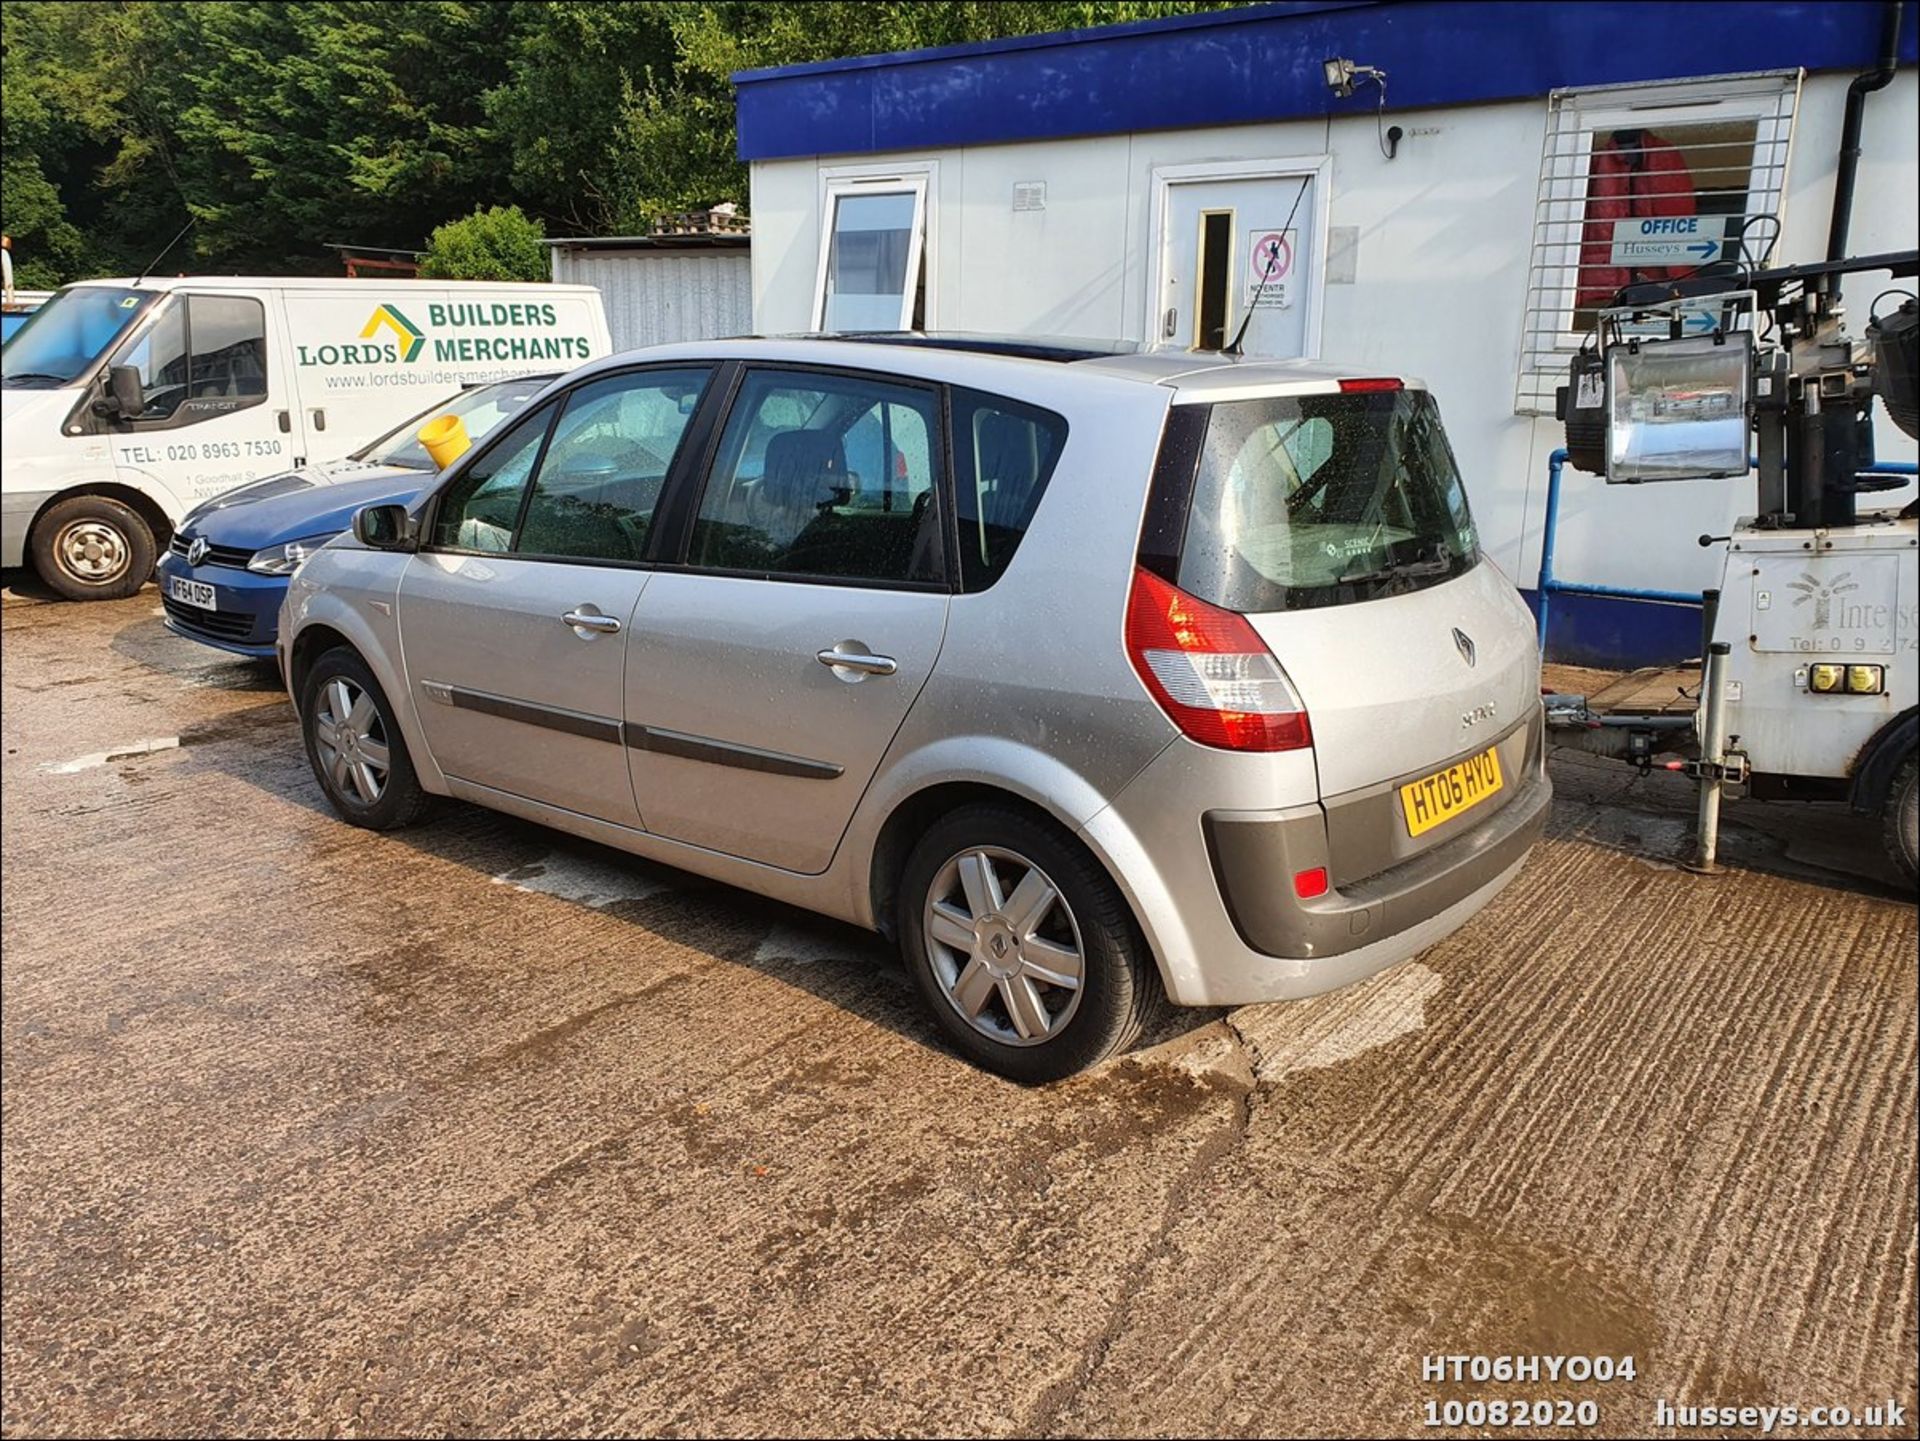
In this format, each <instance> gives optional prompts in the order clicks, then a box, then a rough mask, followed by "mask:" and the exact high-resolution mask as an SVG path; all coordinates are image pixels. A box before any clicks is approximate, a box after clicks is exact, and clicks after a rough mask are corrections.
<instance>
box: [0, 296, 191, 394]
mask: <svg viewBox="0 0 1920 1441" xmlns="http://www.w3.org/2000/svg"><path fill="white" fill-rule="evenodd" d="M157 295H158V292H156V291H151V290H127V289H123V288H121V287H118V286H107V285H73V286H69V287H67V288H66V289H65V290H62V291H59V292H57V293H56V294H55V295H54V297H53V298H52V299H51V300H49V301H48V302H47V303H46V304H45V305H42V306H41V307H40V308H39V309H38V310H36V311H34V312H33V314H32V315H30V316H28V317H27V323H26V324H25V325H23V326H21V327H20V329H19V330H18V331H17V332H15V334H14V335H13V337H12V338H11V339H10V340H8V341H7V346H6V351H5V353H4V361H0V376H4V380H3V381H0V383H4V384H5V385H7V386H8V387H10V388H11V387H27V386H37V387H40V388H46V387H50V386H56V385H65V384H67V383H68V382H69V381H71V380H73V379H75V378H76V377H77V376H79V375H80V373H81V372H82V371H84V370H86V369H87V368H88V367H89V366H91V365H92V364H93V362H94V361H95V360H97V359H99V357H100V353H101V352H102V351H104V350H105V349H106V348H107V347H108V346H109V345H111V344H113V342H114V341H115V340H117V339H118V338H119V337H120V336H121V335H122V334H123V333H124V332H125V331H126V329H127V327H128V326H130V325H132V324H133V322H134V321H135V320H136V319H137V318H139V316H140V315H141V314H142V313H143V312H144V311H145V310H146V308H147V306H148V305H149V304H151V303H152V302H153V300H154V299H155V298H156V296H157Z"/></svg>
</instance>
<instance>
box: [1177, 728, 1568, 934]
mask: <svg viewBox="0 0 1920 1441" xmlns="http://www.w3.org/2000/svg"><path fill="white" fill-rule="evenodd" d="M1542 742H1543V737H1542V727H1541V720H1540V716H1539V713H1538V708H1537V707H1536V708H1535V714H1534V716H1533V717H1532V718H1531V719H1530V720H1528V721H1526V722H1523V723H1522V724H1520V725H1516V726H1514V727H1512V728H1511V729H1509V730H1508V732H1507V733H1506V734H1505V735H1504V736H1502V737H1500V739H1499V740H1497V741H1495V742H1493V743H1492V746H1491V749H1493V750H1495V751H1496V752H1497V753H1498V754H1499V756H1500V761H1501V769H1502V772H1503V776H1502V782H1503V785H1502V789H1503V791H1504V794H1500V793H1496V794H1494V795H1492V796H1489V797H1488V800H1487V801H1483V802H1482V803H1481V804H1480V805H1479V806H1476V807H1472V808H1470V809H1468V810H1466V811H1464V812H1462V813H1461V814H1459V815H1458V816H1456V817H1454V818H1453V819H1452V820H1450V821H1447V822H1445V823H1443V824H1442V825H1441V826H1437V827H1435V828H1434V829H1433V830H1431V831H1429V832H1427V833H1426V836H1425V837H1424V838H1421V837H1414V836H1412V835H1410V834H1409V832H1408V828H1407V825H1406V822H1405V820H1404V818H1403V815H1402V808H1401V801H1400V786H1401V785H1402V784H1403V783H1405V782H1407V781H1411V780H1417V779H1418V778H1419V777H1418V776H1417V775H1415V776H1405V777H1400V778H1397V779H1395V780H1393V781H1389V782H1387V783H1385V784H1383V785H1377V786H1370V787H1368V788H1367V789H1366V790H1365V791H1362V792H1358V793H1356V794H1353V795H1349V796H1340V797H1336V798H1333V799H1332V800H1330V801H1328V802H1327V804H1325V805H1324V806H1322V805H1308V806H1298V807H1294V808H1292V809H1290V810H1282V811H1268V812H1261V811H1241V810H1231V811H1209V812H1207V814H1206V815H1205V816H1204V817H1202V821H1201V825H1202V829H1203V831H1204V833H1205V835H1206V839H1207V853H1208V855H1209V856H1210V857H1211V859H1212V862H1213V873H1214V878H1215V880H1216V882H1217V883H1218V886H1219V890H1220V896H1221V899H1222V901H1223V902H1224V904H1225V905H1226V908H1227V914H1228V916H1229V917H1230V918H1231V919H1232V921H1233V924H1234V929H1235V930H1236V931H1237V932H1239V934H1240V938H1241V939H1242V940H1243V941H1245V942H1246V943H1247V944H1248V945H1249V946H1251V947H1253V949H1254V950H1256V951H1259V952H1261V953H1263V954H1265V955H1271V956H1297V957H1304V958H1318V957H1323V956H1335V955H1341V954H1344V953H1345V952H1348V951H1356V950H1360V949H1362V948H1363V947H1365V946H1367V945H1369V944H1370V943H1372V942H1374V941H1377V940H1380V939H1381V938H1383V937H1386V936H1390V935H1394V934H1396V933H1398V932H1401V931H1405V930H1409V929H1411V928H1413V927H1414V926H1417V925H1419V924H1421V923H1422V922H1424V921H1427V920H1430V919H1432V918H1433V917H1434V916H1437V915H1439V914H1440V913H1441V912H1442V911H1446V910H1450V909H1451V908H1452V907H1453V906H1455V905H1457V904H1458V903H1459V902H1460V901H1462V900H1465V899H1466V898H1467V897H1468V896H1470V895H1472V894H1473V893H1474V892H1476V891H1478V890H1479V889H1481V887H1483V886H1485V885H1487V884H1488V883H1489V882H1491V881H1492V880H1493V879H1494V878H1495V877H1496V876H1499V875H1500V874H1502V873H1503V872H1505V871H1506V870H1508V869H1509V868H1511V867H1512V866H1514V865H1516V864H1518V863H1519V862H1520V861H1522V860H1524V859H1526V854H1527V852H1528V850H1530V849H1531V848H1532V846H1533V843H1534V841H1535V840H1537V839H1538V838H1539V835H1540V832H1541V830H1542V828H1543V827H1544V826H1545V825H1546V818H1547V805H1548V802H1549V801H1550V800H1551V799H1552V794H1553V788H1552V785H1551V783H1550V782H1549V781H1548V780H1547V776H1546V770H1545V767H1544V764H1543V757H1542V754H1541V751H1542ZM1490 802H1491V803H1497V804H1494V805H1490V804H1489V803H1490ZM1476 812H1478V814H1476ZM1314 870H1321V871H1323V872H1324V873H1325V874H1326V876H1327V877H1328V878H1329V883H1330V884H1329V889H1328V890H1327V891H1326V892H1325V893H1324V894H1322V895H1319V896H1314V897H1311V898H1308V899H1303V898H1301V897H1300V896H1299V895H1298V894H1296V892H1295V888H1294V883H1293V878H1294V877H1295V876H1297V875H1299V874H1300V873H1302V872H1305V871H1314Z"/></svg>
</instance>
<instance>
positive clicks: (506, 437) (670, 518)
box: [415, 356, 739, 570]
mask: <svg viewBox="0 0 1920 1441" xmlns="http://www.w3.org/2000/svg"><path fill="white" fill-rule="evenodd" d="M738 367H739V362H737V361H724V360H719V359H713V358H704V357H698V356H696V357H693V358H690V359H683V360H674V361H653V362H650V363H648V364H645V365H623V366H619V367H617V368H614V369H610V370H601V371H596V372H594V373H593V374H592V375H583V376H581V377H580V378H579V379H578V380H577V381H575V382H574V383H573V384H570V385H567V386H564V387H562V388H561V389H559V390H556V391H554V392H553V393H552V394H551V395H549V396H547V397H546V398H545V399H543V400H541V401H539V402H538V403H537V404H536V405H535V406H534V407H533V409H532V410H531V411H530V412H529V413H528V414H527V415H526V416H525V417H523V418H522V419H520V420H517V421H515V422H514V423H513V424H512V425H510V426H507V427H506V428H505V429H504V430H502V431H500V432H499V433H497V434H494V435H490V436H488V437H487V439H486V440H485V441H484V442H483V443H481V444H480V445H478V446H476V447H475V448H474V449H473V451H472V452H471V453H470V455H469V456H462V457H461V461H462V462H463V463H462V464H460V465H458V466H457V467H456V468H455V469H452V470H450V471H448V472H447V473H446V474H445V475H443V476H442V477H441V478H440V483H439V484H438V485H436V486H435V487H434V488H433V490H432V491H431V492H430V493H429V494H428V496H427V498H426V500H425V502H424V503H423V504H422V505H421V508H420V513H419V517H418V523H417V524H416V526H415V533H416V534H417V535H418V536H419V537H420V541H419V544H418V545H417V546H416V547H415V550H416V553H418V554H422V555H472V556H482V557H484V558H486V559H487V560H490V561H493V560H528V561H539V562H543V563H545V564H548V565H591V566H602V567H607V568H611V569H615V570H657V569H659V568H661V567H662V566H663V565H665V564H669V563H670V562H669V561H668V560H667V559H666V558H665V557H664V556H663V554H662V551H663V550H664V549H665V548H666V547H667V546H668V545H672V544H674V543H675V542H674V541H671V540H663V537H665V536H669V535H673V534H675V533H676V531H677V524H678V512H679V497H680V495H681V493H682V492H683V491H684V489H685V487H686V485H687V482H688V476H689V468H690V464H691V461H692V458H693V457H695V456H696V455H700V454H704V453H705V452H706V451H707V449H708V448H709V446H710V436H709V434H708V432H709V431H710V430H711V429H712V427H713V419H714V412H715V409H716V407H718V406H720V405H721V404H722V403H723V401H724V400H725V399H727V398H729V396H730V394H731V376H730V372H732V371H734V370H737V369H738ZM688 369H705V370H706V371H707V382H706V386H705V388H704V389H703V390H702V391H701V393H700V403H699V404H698V405H697V406H695V407H694V412H693V414H692V415H691V416H690V417H688V420H687V428H686V430H685V431H683V432H682V433H681V437H680V447H679V449H678V451H677V452H676V453H675V455H674V457H673V460H672V461H671V462H670V463H669V465H668V466H667V476H666V479H665V480H664V481H663V482H661V486H660V499H659V502H658V503H657V504H656V505H655V506H654V511H653V524H652V525H650V526H649V527H648V529H647V547H646V549H647V553H646V555H645V556H643V557H642V558H641V559H639V560H606V559H602V558H600V557H598V556H579V555H536V554H533V553H531V552H527V551H521V550H513V549H508V550H469V549H467V548H466V547H464V546H455V545H438V544H435V543H434V542H433V540H432V536H433V532H434V527H435V526H436V525H437V524H438V523H439V520H440V510H441V507H442V506H443V505H444V504H445V503H446V497H447V493H448V491H450V490H451V489H452V488H453V487H454V486H456V485H458V484H459V483H460V480H461V478H462V477H464V476H465V475H466V473H467V472H468V471H469V470H471V469H473V467H474V466H476V465H478V464H480V463H481V462H482V461H483V460H484V459H485V458H486V457H487V456H488V455H490V454H492V453H493V451H494V450H495V449H496V448H497V447H499V446H502V445H506V444H508V443H510V442H511V441H512V440H513V438H514V437H515V436H516V435H518V434H519V432H520V428H521V427H522V426H524V425H531V424H533V423H534V422H535V421H536V420H537V419H539V418H540V416H542V415H543V414H544V415H545V417H546V419H545V422H544V423H545V426H546V431H545V433H544V434H543V435H542V436H541V437H540V447H539V449H538V450H537V451H535V452H534V457H533V468H532V469H531V470H530V471H528V472H527V480H526V484H525V486H524V487H523V488H522V490H521V494H520V506H519V509H518V510H517V511H516V512H515V514H514V523H513V540H514V542H515V543H517V542H518V541H519V539H520V531H521V528H522V527H523V526H524V524H525V523H526V514H527V506H528V504H529V503H530V502H531V501H532V499H533V488H534V485H535V483H536V482H537V481H538V479H539V476H540V467H541V466H543V465H544V464H546V459H547V448H548V447H549V446H550V445H551V444H552V443H553V432H554V429H555V427H556V426H557V425H558V424H559V420H560V416H561V415H562V414H563V413H564V412H565V410H566V408H567V406H568V405H569V404H570V403H571V402H572V400H573V397H574V394H575V393H576V392H578V391H580V390H582V389H584V388H586V387H587V386H590V385H598V384H599V383H600V382H602V381H606V380H613V379H616V378H621V377H625V376H629V375H645V374H648V373H650V372H658V371H673V370H688ZM693 473H695V474H697V472H693Z"/></svg>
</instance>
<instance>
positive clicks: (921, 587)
mask: <svg viewBox="0 0 1920 1441" xmlns="http://www.w3.org/2000/svg"><path fill="white" fill-rule="evenodd" d="M766 373H774V374H790V375H798V376H803V377H805V376H833V377H837V378H839V379H843V380H854V381H858V382H860V383H862V384H866V385H874V386H881V387H892V388H894V389H899V390H914V391H920V392H922V393H923V394H925V395H926V396H927V398H928V399H929V401H930V402H931V404H930V405H929V407H928V408H929V411H930V412H931V415H932V420H933V424H934V426H935V427H936V429H937V432H938V433H937V434H935V435H930V436H929V437H928V438H927V459H928V463H929V464H931V465H933V466H934V467H935V468H936V469H935V473H934V476H933V484H932V485H931V486H930V487H929V488H928V491H927V493H928V494H929V495H931V496H932V497H933V504H934V505H935V507H937V508H938V510H939V515H938V516H937V517H936V522H935V523H936V524H937V525H938V527H939V530H940V540H941V546H940V549H941V559H940V569H941V578H940V579H939V580H872V579H867V578H863V577H857V576H842V575H809V574H806V573H804V572H791V573H790V572H786V571H763V570H745V569H740V568H737V567H732V566H711V565H696V564H695V563H693V561H692V559H691V555H692V549H693V531H694V527H695V525H696V524H697V523H698V521H699V518H700V508H701V506H702V504H703V503H704V502H705V500H706V496H707V490H708V487H709V486H711V485H712V484H713V476H714V470H715V467H716V466H717V464H718V462H719V459H720V445H721V441H722V440H723V438H724V437H725V435H726V431H727V427H728V425H729V424H730V423H731V422H732V419H733V413H734V410H735V408H736V407H737V405H738V404H739V401H740V398H741V394H742V392H743V391H744V390H745V388H746V383H747V379H748V377H749V375H752V374H766ZM726 390H727V394H726V406H725V410H724V412H720V413H716V414H715V416H714V417H713V426H712V431H711V433H710V434H709V435H708V436H707V437H706V444H705V445H704V447H703V452H704V453H703V455H702V458H701V463H700V466H699V469H698V470H696V471H695V472H693V473H692V474H691V475H689V476H688V477H686V486H685V497H686V498H685V505H684V508H683V510H682V513H680V514H678V515H676V516H675V517H673V519H674V520H675V522H676V528H675V533H674V535H673V537H672V540H671V542H670V543H671V545H672V550H671V552H670V553H668V554H666V555H663V556H662V557H661V558H660V562H659V563H660V565H661V566H662V567H663V568H665V567H671V568H672V569H674V570H675V571H677V572H680V573H683V574H686V575H712V576H724V577H728V578H731V579H735V580H761V581H770V582H772V583H774V584H777V585H826V586H840V587H843V588H845V589H851V590H889V591H901V592H911V593H914V594H922V595H924V594H937V595H951V594H954V593H955V592H956V591H957V589H958V581H957V566H958V563H959V557H958V555H957V554H956V551H955V545H956V535H955V532H954V504H953V494H952V484H953V449H952V441H951V436H952V431H953V427H952V424H951V416H950V414H949V411H948V397H949V392H950V390H951V387H950V386H948V385H947V384H945V383H944V382H942V381H937V380H926V379H922V378H920V377H918V376H906V375H895V374H893V373H892V372H890V371H883V370H863V369H860V368H859V367H857V366H843V365H815V364H809V363H807V362H805V361H792V360H743V361H739V362H736V363H735V374H734V375H733V377H732V379H731V383H730V384H729V385H728V386H727V387H726ZM663 499H664V498H663ZM663 508H664V504H663ZM654 530H655V533H656V534H660V533H661V532H662V526H661V524H660V521H659V520H658V519H656V521H655V525H654Z"/></svg>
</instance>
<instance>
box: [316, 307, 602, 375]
mask: <svg viewBox="0 0 1920 1441" xmlns="http://www.w3.org/2000/svg"><path fill="white" fill-rule="evenodd" d="M420 321H424V322H425V324H420V323H419V322H420ZM294 350H295V353H296V358H297V359H298V361H299V363H300V364H301V365H311V366H317V367H319V368H321V369H326V370H332V369H341V368H351V367H361V366H389V365H415V364H419V363H420V362H422V361H436V362H438V363H440V364H442V365H475V364H479V365H487V364H511V363H518V362H527V361H533V362H539V361H555V360H557V361H566V362H569V363H571V362H575V361H582V360H591V359H592V358H593V350H592V347H591V345H590V343H589V341H588V339H587V337H586V336H584V335H572V334H562V333H561V321H560V315H559V312H558V310H557V308H556V307H555V306H553V305H551V304H549V303H547V302H545V301H523V302H513V303H509V302H507V301H498V300H496V301H459V302H455V303H452V304H445V305H436V304H429V305H425V306H414V305H409V306H408V307H407V309H406V310H405V311H402V310H401V309H400V308H399V307H398V306H396V305H377V306H375V307H374V309H373V313H372V314H371V315H369V316H368V317H367V321H366V324H364V325H363V326H361V327H360V338H359V339H358V340H355V341H348V342H345V343H343V344H339V345H330V344H328V345H295V347H294Z"/></svg>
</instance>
